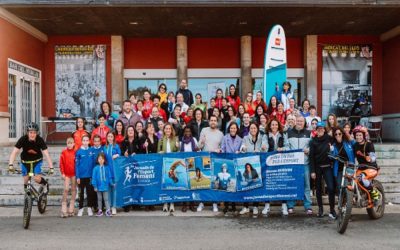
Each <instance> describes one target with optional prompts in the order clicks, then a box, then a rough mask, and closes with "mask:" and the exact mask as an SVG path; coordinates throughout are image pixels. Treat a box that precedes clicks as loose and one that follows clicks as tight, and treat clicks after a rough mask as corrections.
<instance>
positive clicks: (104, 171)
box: [92, 152, 113, 217]
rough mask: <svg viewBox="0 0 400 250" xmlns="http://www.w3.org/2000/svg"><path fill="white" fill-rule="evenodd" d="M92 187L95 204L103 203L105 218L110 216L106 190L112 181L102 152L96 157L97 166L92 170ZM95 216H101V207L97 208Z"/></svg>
mask: <svg viewBox="0 0 400 250" xmlns="http://www.w3.org/2000/svg"><path fill="white" fill-rule="evenodd" d="M92 185H93V187H94V190H95V191H96V192H97V203H98V204H99V205H100V204H102V202H103V201H104V205H105V206H106V216H108V217H110V216H112V215H111V210H110V203H109V202H108V196H109V193H108V190H109V188H110V186H111V185H113V181H112V179H111V171H110V167H109V166H107V165H106V156H105V155H104V153H103V152H100V153H99V155H98V156H97V165H96V167H95V168H94V169H93V176H92ZM97 216H98V217H100V216H103V211H102V209H101V206H99V211H98V212H97Z"/></svg>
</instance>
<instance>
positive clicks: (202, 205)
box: [197, 202, 204, 212]
mask: <svg viewBox="0 0 400 250" xmlns="http://www.w3.org/2000/svg"><path fill="white" fill-rule="evenodd" d="M203 208H204V204H203V202H200V204H199V206H197V212H201V211H203Z"/></svg>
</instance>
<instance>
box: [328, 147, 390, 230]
mask: <svg viewBox="0 0 400 250" xmlns="http://www.w3.org/2000/svg"><path fill="white" fill-rule="evenodd" d="M329 158H331V159H333V160H337V161H339V162H341V163H343V164H344V167H343V175H342V180H341V183H340V188H339V199H338V214H337V231H338V233H340V234H343V233H344V232H345V231H346V229H347V225H348V223H349V220H350V217H351V209H352V208H353V206H354V207H357V208H366V209H367V213H368V215H369V217H370V218H371V219H379V218H381V217H382V216H383V214H384V212H385V191H384V189H383V186H382V184H381V183H380V182H379V181H377V180H375V179H373V180H372V187H373V188H374V189H375V190H377V192H378V195H377V196H378V197H379V198H378V199H375V200H374V199H372V197H371V194H370V192H369V190H367V189H366V188H365V187H364V186H363V184H362V182H361V180H360V177H359V176H360V175H361V173H362V172H363V171H364V170H365V169H367V168H374V167H370V166H366V165H356V164H353V163H350V162H347V161H346V160H344V159H343V158H342V157H340V156H335V155H331V154H330V155H329ZM374 169H376V168H374ZM378 174H379V169H378V170H377V174H376V176H378ZM376 176H373V177H374V178H375V177H376Z"/></svg>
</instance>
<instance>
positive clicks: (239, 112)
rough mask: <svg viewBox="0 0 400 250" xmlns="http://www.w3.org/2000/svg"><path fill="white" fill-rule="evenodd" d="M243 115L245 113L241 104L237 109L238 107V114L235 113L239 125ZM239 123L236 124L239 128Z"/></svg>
mask: <svg viewBox="0 0 400 250" xmlns="http://www.w3.org/2000/svg"><path fill="white" fill-rule="evenodd" d="M244 113H246V109H245V108H244V105H243V104H240V105H239V107H238V112H237V118H239V120H240V123H241V122H242V120H243V115H244ZM240 123H238V125H239V127H240Z"/></svg>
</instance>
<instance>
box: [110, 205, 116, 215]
mask: <svg viewBox="0 0 400 250" xmlns="http://www.w3.org/2000/svg"><path fill="white" fill-rule="evenodd" d="M111 212H112V215H116V214H117V209H116V208H115V207H113V208H111Z"/></svg>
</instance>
